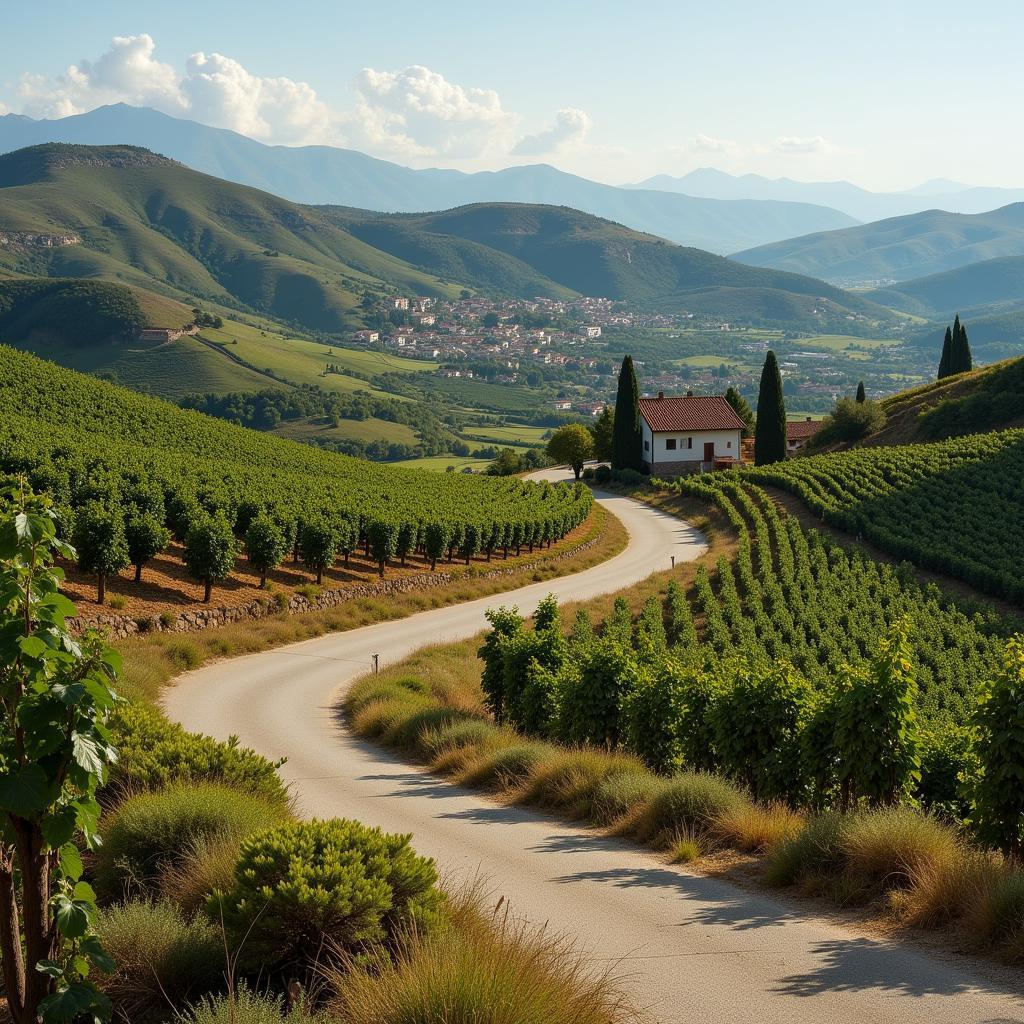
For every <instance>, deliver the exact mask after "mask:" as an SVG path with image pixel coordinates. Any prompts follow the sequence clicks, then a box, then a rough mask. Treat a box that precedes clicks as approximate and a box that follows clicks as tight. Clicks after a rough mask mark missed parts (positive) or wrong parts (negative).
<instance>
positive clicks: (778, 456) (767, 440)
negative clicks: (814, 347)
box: [754, 349, 786, 466]
mask: <svg viewBox="0 0 1024 1024" xmlns="http://www.w3.org/2000/svg"><path fill="white" fill-rule="evenodd" d="M785 457H786V402H785V399H784V398H783V397H782V374H781V373H780V371H779V361H778V360H777V359H776V358H775V353H774V352H773V351H771V349H769V350H768V355H767V356H766V357H765V361H764V369H763V370H762V371H761V387H760V390H759V391H758V394H757V428H756V430H755V433H754V463H755V465H758V466H767V465H769V464H770V463H772V462H781V461H782V460H783V459H784V458H785Z"/></svg>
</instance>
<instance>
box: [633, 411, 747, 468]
mask: <svg viewBox="0 0 1024 1024" xmlns="http://www.w3.org/2000/svg"><path fill="white" fill-rule="evenodd" d="M741 433H742V431H740V430H698V431H692V432H690V433H681V432H680V433H676V432H674V431H673V432H666V433H661V432H658V433H653V432H652V431H651V428H650V427H649V426H648V425H647V421H646V420H645V419H644V418H643V417H642V416H641V417H640V434H641V438H642V444H643V458H644V462H649V463H650V464H651V465H652V466H657V465H658V463H661V462H702V461H703V460H704V445H705V444H706V443H707V444H710V443H712V442H713V443H714V446H715V458H716V459H725V458H733V459H738V458H739V457H740V436H741ZM672 437H674V438H675V439H676V448H675V450H674V451H671V450H669V449H668V448H667V447H666V446H665V442H666V441H667V440H668V439H669V438H672ZM691 437H692V438H693V447H692V448H689V447H687V438H691Z"/></svg>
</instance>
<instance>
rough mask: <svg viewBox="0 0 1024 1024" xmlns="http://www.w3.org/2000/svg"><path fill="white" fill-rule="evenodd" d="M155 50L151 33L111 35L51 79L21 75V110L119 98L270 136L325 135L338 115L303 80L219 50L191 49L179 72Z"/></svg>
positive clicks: (50, 111) (35, 112)
mask: <svg viewBox="0 0 1024 1024" xmlns="http://www.w3.org/2000/svg"><path fill="white" fill-rule="evenodd" d="M155 52H156V43H155V42H154V40H153V37H152V36H149V35H146V34H142V35H137V36H115V37H114V39H113V40H112V42H111V44H110V48H109V49H108V50H107V51H106V53H104V54H103V55H102V56H101V57H99V58H98V59H97V60H95V61H89V60H82V61H80V62H79V63H78V64H72V65H71V66H70V67H69V68H68V69H67V70H66V71H65V72H64V73H63V74H61V75H56V76H54V77H51V78H47V77H45V76H43V75H29V74H26V75H23V76H22V78H21V83H20V86H19V93H20V95H21V97H22V100H23V102H24V112H25V113H26V114H30V115H32V116H33V117H67V116H68V115H70V114H81V113H84V112H85V111H87V110H92V109H93V108H95V107H98V106H102V105H103V104H105V103H118V102H123V103H131V104H133V105H135V106H145V107H154V108H155V109H157V110H162V111H163V112H164V113H166V114H173V115H176V116H178V117H190V118H194V119H196V120H197V121H202V122H204V123H206V124H212V125H216V126H217V127H219V128H230V129H232V130H233V131H237V132H241V133H243V134H245V135H251V136H252V137H253V138H257V139H262V140H264V141H268V142H314V141H317V142H318V141H326V140H327V138H328V137H329V136H330V134H331V132H332V130H333V126H334V125H335V124H336V123H337V121H338V120H339V119H338V117H337V116H336V115H334V114H332V112H331V111H330V109H329V108H328V106H327V105H326V104H325V103H323V102H322V101H321V100H320V99H319V98H318V97H317V94H316V91H315V90H314V89H313V88H312V86H310V85H307V84H306V83H305V82H296V81H293V80H292V79H290V78H261V77H259V76H258V75H254V74H252V73H250V72H249V71H247V70H246V69H245V68H244V67H242V65H241V64H239V63H238V61H236V60H233V59H232V58H230V57H225V56H223V55H221V54H219V53H211V54H209V55H208V54H205V53H202V52H199V53H195V54H193V55H192V56H191V57H189V59H188V61H187V62H186V65H185V71H184V72H183V73H179V72H178V71H176V70H175V69H174V68H173V67H172V66H171V65H170V64H164V63H162V62H161V61H158V60H157V59H156V57H155Z"/></svg>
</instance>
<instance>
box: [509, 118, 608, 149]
mask: <svg viewBox="0 0 1024 1024" xmlns="http://www.w3.org/2000/svg"><path fill="white" fill-rule="evenodd" d="M591 125H592V122H591V120H590V118H589V117H588V116H587V114H586V112H585V111H583V110H580V109H579V108H578V107H563V108H562V109H561V110H559V111H557V112H556V114H555V119H554V121H553V122H552V123H551V124H549V125H548V126H547V127H546V128H545V129H544V130H543V131H539V132H537V133H536V134H535V135H524V136H523V137H522V138H521V139H520V140H519V141H518V142H517V143H516V144H515V146H513V147H512V155H513V156H543V155H545V154H547V153H558V152H560V151H561V150H564V149H568V148H569V147H571V146H578V145H580V144H582V143H583V142H584V141H585V140H586V138H587V135H588V134H589V133H590V128H591Z"/></svg>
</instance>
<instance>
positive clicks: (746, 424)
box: [725, 387, 754, 437]
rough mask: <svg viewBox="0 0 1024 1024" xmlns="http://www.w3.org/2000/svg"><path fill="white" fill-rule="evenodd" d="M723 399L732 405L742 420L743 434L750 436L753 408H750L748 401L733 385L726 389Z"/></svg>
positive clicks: (752, 426) (752, 425)
mask: <svg viewBox="0 0 1024 1024" xmlns="http://www.w3.org/2000/svg"><path fill="white" fill-rule="evenodd" d="M725 400H726V401H727V402H728V403H729V404H730V405H731V406H732V407H733V409H734V410H735V412H736V415H737V416H739V418H740V419H741V420H743V436H744V437H752V436H753V433H754V410H753V409H751V408H750V403H749V402H748V401H747V400H746V399H745V398H744V397H743V396H742V395H741V394H740V393H739V391H737V390H736V388H734V387H730V388H729V389H728V391H726V393H725Z"/></svg>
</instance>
